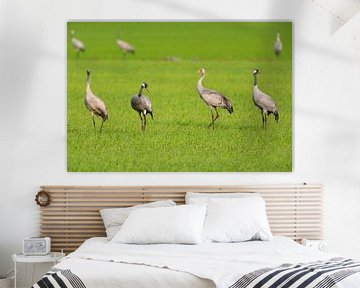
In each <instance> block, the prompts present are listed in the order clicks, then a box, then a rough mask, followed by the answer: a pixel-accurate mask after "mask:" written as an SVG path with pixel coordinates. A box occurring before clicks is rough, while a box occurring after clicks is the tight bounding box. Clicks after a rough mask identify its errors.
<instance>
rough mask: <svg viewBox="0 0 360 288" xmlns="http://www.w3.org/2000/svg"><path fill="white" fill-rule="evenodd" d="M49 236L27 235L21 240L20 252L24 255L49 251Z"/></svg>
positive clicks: (43, 253)
mask: <svg viewBox="0 0 360 288" xmlns="http://www.w3.org/2000/svg"><path fill="white" fill-rule="evenodd" d="M50 247H51V239H50V237H44V238H40V237H29V238H25V239H24V240H23V246H22V248H23V249H22V250H23V251H22V252H23V254H24V255H46V254H48V253H49V252H50Z"/></svg>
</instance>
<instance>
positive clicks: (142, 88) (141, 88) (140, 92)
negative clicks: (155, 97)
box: [138, 85, 144, 97]
mask: <svg viewBox="0 0 360 288" xmlns="http://www.w3.org/2000/svg"><path fill="white" fill-rule="evenodd" d="M143 90H144V87H143V86H142V85H141V87H140V91H139V93H138V96H139V97H141V95H142V91H143Z"/></svg>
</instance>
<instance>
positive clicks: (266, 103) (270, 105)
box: [252, 68, 279, 129]
mask: <svg viewBox="0 0 360 288" xmlns="http://www.w3.org/2000/svg"><path fill="white" fill-rule="evenodd" d="M259 72H260V71H259V69H256V68H255V69H254V71H253V75H254V88H253V95H252V98H253V101H254V104H255V106H256V107H258V108H259V109H260V112H261V117H262V122H263V128H264V129H265V128H266V118H267V116H268V115H270V114H274V116H275V120H276V122H279V112H278V110H277V108H276V104H275V102H274V100H273V99H272V98H271V97H270V96H269V95H266V94H265V93H264V92H262V91H261V90H260V89H259V88H258V86H257V75H258V74H259Z"/></svg>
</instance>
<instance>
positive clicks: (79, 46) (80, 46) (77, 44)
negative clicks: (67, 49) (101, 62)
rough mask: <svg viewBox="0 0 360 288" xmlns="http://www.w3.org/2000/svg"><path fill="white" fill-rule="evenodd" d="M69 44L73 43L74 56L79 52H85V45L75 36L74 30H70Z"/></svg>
mask: <svg viewBox="0 0 360 288" xmlns="http://www.w3.org/2000/svg"><path fill="white" fill-rule="evenodd" d="M71 44H72V45H73V47H74V49H75V51H76V56H77V57H79V53H80V52H85V45H84V43H83V42H81V41H80V40H79V39H76V38H75V31H74V30H71Z"/></svg>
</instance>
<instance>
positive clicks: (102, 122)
mask: <svg viewBox="0 0 360 288" xmlns="http://www.w3.org/2000/svg"><path fill="white" fill-rule="evenodd" d="M103 124H104V119H102V121H101V126H100V133H101V130H102V126H103Z"/></svg>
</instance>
